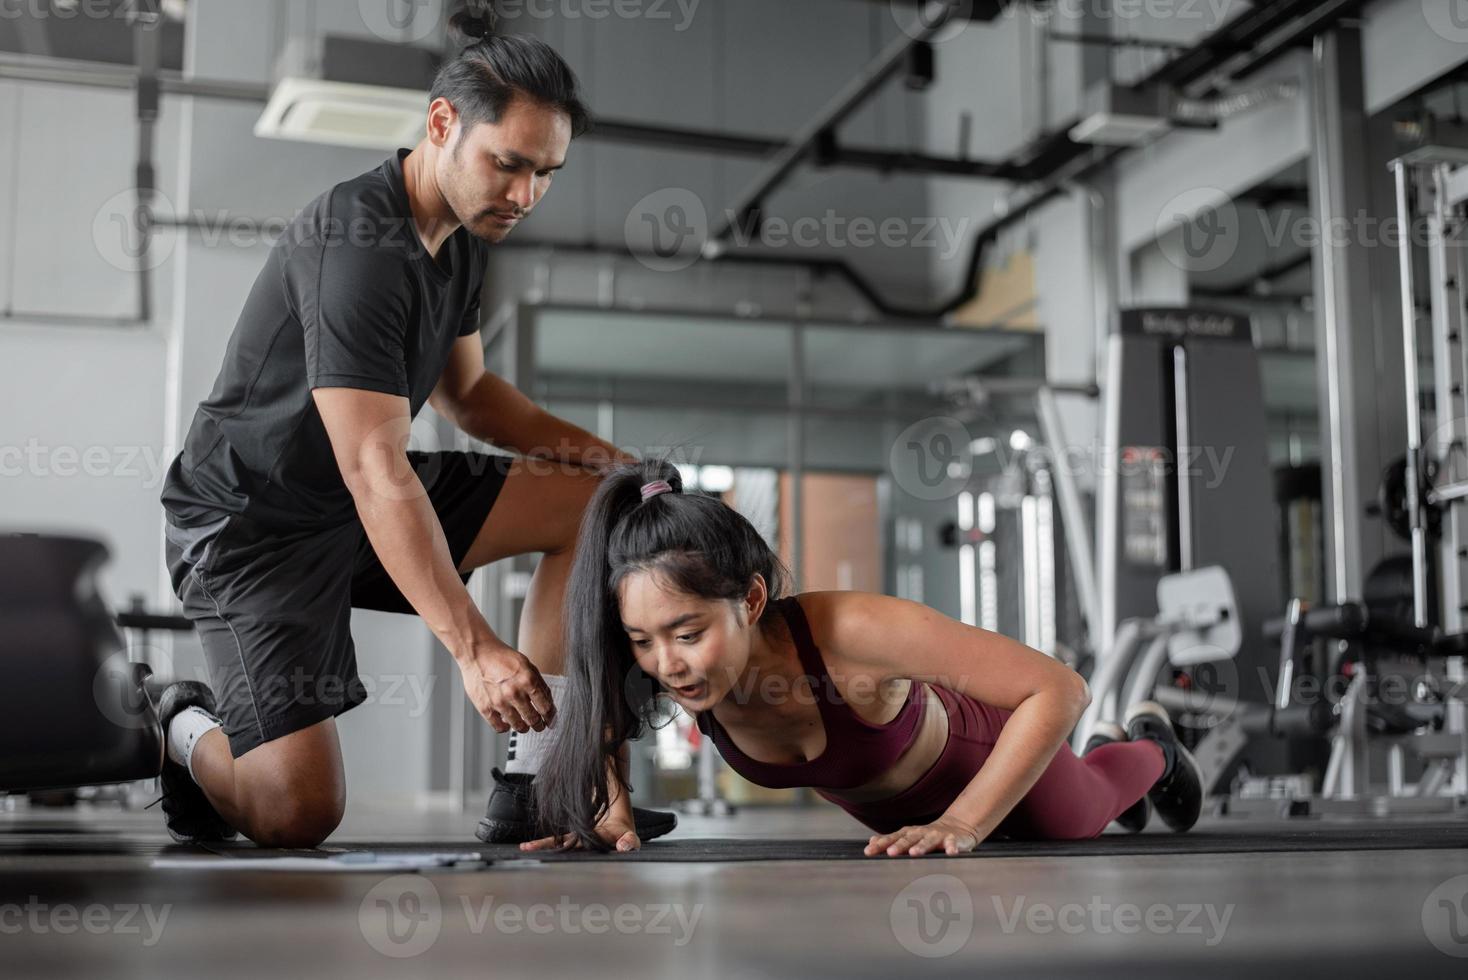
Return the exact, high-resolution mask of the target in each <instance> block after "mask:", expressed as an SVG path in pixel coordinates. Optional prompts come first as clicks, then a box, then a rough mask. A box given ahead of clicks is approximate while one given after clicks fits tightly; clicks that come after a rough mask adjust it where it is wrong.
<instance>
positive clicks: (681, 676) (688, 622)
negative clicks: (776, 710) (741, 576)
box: [619, 572, 765, 712]
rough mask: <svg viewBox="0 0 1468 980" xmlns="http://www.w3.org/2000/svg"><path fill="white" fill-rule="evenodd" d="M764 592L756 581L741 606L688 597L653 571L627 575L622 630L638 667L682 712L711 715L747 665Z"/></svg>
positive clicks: (761, 583)
mask: <svg viewBox="0 0 1468 980" xmlns="http://www.w3.org/2000/svg"><path fill="white" fill-rule="evenodd" d="M764 588H765V587H764V580H763V579H762V578H760V577H759V576H756V577H755V584H754V586H753V587H752V588H751V590H750V595H749V596H748V597H746V599H745V601H743V602H730V601H728V600H725V599H703V598H699V597H698V596H690V595H688V594H687V593H684V592H681V591H678V590H677V589H675V588H673V587H672V586H671V585H669V584H668V583H667V582H666V581H664V580H663V578H662V576H660V575H658V574H657V573H656V572H634V573H633V574H631V575H629V576H627V577H626V578H625V579H623V580H622V584H621V587H620V589H619V597H620V600H621V602H620V605H621V610H622V627H623V629H625V630H626V631H627V638H628V640H629V641H630V642H631V643H632V653H633V655H634V656H635V657H636V658H637V665H638V666H639V667H641V668H642V669H643V671H645V672H646V673H647V674H649V675H650V676H652V677H654V678H656V679H657V680H658V682H659V683H661V684H662V685H663V687H664V688H666V689H667V690H668V692H669V693H670V694H671V695H672V696H673V699H674V700H675V701H677V702H678V704H680V705H681V706H682V707H683V709H684V710H685V711H688V712H695V711H707V710H709V709H710V708H712V707H713V706H714V705H716V704H718V703H719V702H720V701H722V700H723V699H724V698H725V697H726V696H727V695H728V694H729V692H730V690H731V689H732V688H733V686H734V683H735V681H736V680H738V678H739V677H740V675H741V674H743V672H744V668H745V666H746V665H747V664H748V663H749V655H750V649H751V646H752V644H753V641H754V637H755V635H756V633H757V628H756V627H755V626H752V625H751V624H754V623H757V622H758V621H759V614H760V612H761V611H762V610H763V608H764V601H765V595H764Z"/></svg>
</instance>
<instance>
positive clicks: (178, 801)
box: [158, 681, 239, 844]
mask: <svg viewBox="0 0 1468 980" xmlns="http://www.w3.org/2000/svg"><path fill="white" fill-rule="evenodd" d="M196 706H197V707H200V708H203V709H204V710H205V711H207V712H209V713H210V714H211V715H212V714H214V713H215V706H214V694H213V692H211V691H210V690H209V688H208V687H206V686H205V685H203V684H199V683H196V682H194V681H182V682H179V683H177V684H171V685H169V686H168V687H167V688H166V689H165V690H164V692H163V694H162V695H161V696H160V697H159V699H158V721H159V724H160V725H161V726H162V728H163V737H164V739H165V741H166V740H167V738H168V725H169V723H170V722H172V721H173V719H174V716H176V715H177V714H178V713H179V712H180V711H183V710H185V709H186V708H192V707H196ZM159 782H160V783H161V784H162V788H163V798H164V804H163V813H164V821H165V824H166V826H167V828H168V836H170V837H172V838H173V839H174V840H175V841H176V842H178V843H180V844H193V843H195V842H198V841H209V842H216V841H231V840H234V839H236V838H237V837H239V831H237V830H235V829H234V828H233V827H231V826H230V825H229V824H228V823H227V822H225V819H224V818H223V817H221V816H220V815H219V812H218V811H217V810H215V809H214V804H212V803H210V802H209V798H208V797H207V796H205V795H204V791H203V790H202V789H201V788H199V784H198V783H196V782H194V777H193V776H190V775H189V773H188V770H187V769H185V768H184V767H183V766H181V765H179V764H178V763H177V762H174V761H173V760H172V759H170V758H168V756H167V754H165V755H164V758H163V771H162V772H161V773H160V774H159ZM185 814H186V815H187V816H185Z"/></svg>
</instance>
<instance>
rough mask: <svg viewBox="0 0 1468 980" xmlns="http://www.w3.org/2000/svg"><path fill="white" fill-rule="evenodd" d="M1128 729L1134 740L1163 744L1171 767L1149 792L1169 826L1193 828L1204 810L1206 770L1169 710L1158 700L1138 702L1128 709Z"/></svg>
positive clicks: (1178, 828)
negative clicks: (1182, 737)
mask: <svg viewBox="0 0 1468 980" xmlns="http://www.w3.org/2000/svg"><path fill="white" fill-rule="evenodd" d="M1126 730H1127V734H1128V735H1129V736H1130V737H1131V740H1132V741H1133V742H1135V741H1137V740H1138V739H1143V738H1149V739H1151V740H1152V741H1154V742H1156V743H1157V744H1158V745H1160V746H1162V754H1163V756H1164V757H1165V758H1166V760H1167V766H1166V768H1164V769H1163V770H1162V776H1161V778H1160V779H1158V780H1157V782H1156V783H1155V784H1154V785H1153V786H1152V789H1151V790H1150V791H1149V792H1148V793H1147V795H1148V796H1149V797H1150V798H1151V800H1152V805H1153V806H1155V807H1156V808H1157V815H1158V816H1160V817H1161V818H1162V822H1163V823H1165V824H1167V826H1168V827H1170V828H1172V829H1173V830H1175V831H1178V832H1181V831H1184V830H1188V829H1190V828H1191V827H1192V826H1193V824H1195V823H1197V822H1198V817H1200V816H1201V815H1202V813H1203V770H1202V769H1201V768H1199V766H1198V761H1197V760H1196V759H1194V758H1193V754H1192V753H1191V752H1189V751H1188V750H1187V749H1186V748H1184V747H1183V744H1182V743H1181V742H1179V741H1178V739H1177V732H1176V731H1174V730H1173V727H1172V721H1171V720H1170V719H1169V718H1168V717H1167V709H1165V708H1163V707H1162V705H1160V704H1158V703H1157V702H1156V701H1138V702H1137V703H1136V704H1134V705H1132V706H1131V707H1130V708H1129V709H1127V713H1126Z"/></svg>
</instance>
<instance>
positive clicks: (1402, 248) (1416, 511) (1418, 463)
mask: <svg viewBox="0 0 1468 980" xmlns="http://www.w3.org/2000/svg"><path fill="white" fill-rule="evenodd" d="M1392 176H1393V177H1394V178H1395V183H1396V189H1397V222H1398V226H1399V227H1400V228H1401V240H1400V241H1399V243H1398V246H1397V267H1398V270H1399V271H1400V273H1401V279H1402V351H1403V364H1402V374H1403V376H1404V377H1405V379H1406V399H1407V514H1408V518H1409V526H1410V527H1411V529H1412V598H1413V601H1412V616H1413V619H1414V620H1415V621H1416V623H1417V625H1418V626H1426V625H1427V530H1426V527H1425V525H1424V524H1423V520H1422V501H1421V500H1420V499H1419V498H1418V496H1417V493H1416V488H1417V487H1418V486H1420V485H1421V467H1422V409H1421V407H1420V405H1419V404H1418V401H1417V398H1418V395H1417V392H1418V389H1419V387H1420V385H1421V382H1420V380H1419V379H1418V377H1417V297H1416V296H1415V294H1414V291H1413V288H1412V283H1413V279H1412V235H1411V228H1412V204H1411V196H1410V195H1411V188H1410V187H1409V186H1408V181H1409V180H1410V179H1411V174H1410V172H1409V171H1408V169H1407V164H1406V163H1405V162H1404V161H1402V160H1394V161H1392ZM1432 223H1433V225H1434V226H1436V225H1437V218H1436V217H1434V218H1433V219H1432ZM1433 238H1434V240H1435V239H1436V238H1437V235H1434V236H1433ZM1437 264H1438V263H1437V261H1436V259H1434V261H1433V263H1432V265H1433V269H1434V273H1433V274H1434V276H1436V274H1437V273H1436V268H1437Z"/></svg>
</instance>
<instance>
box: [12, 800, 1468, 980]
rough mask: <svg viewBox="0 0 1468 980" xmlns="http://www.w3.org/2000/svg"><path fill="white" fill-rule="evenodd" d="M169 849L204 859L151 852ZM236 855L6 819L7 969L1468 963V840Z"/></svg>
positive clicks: (91, 818)
mask: <svg viewBox="0 0 1468 980" xmlns="http://www.w3.org/2000/svg"><path fill="white" fill-rule="evenodd" d="M1291 823H1294V824H1297V823H1298V821H1293V822H1291ZM472 824H473V818H472V817H450V816H447V815H432V814H404V813H386V812H379V813H374V812H372V811H371V810H369V809H365V808H362V807H355V808H354V809H353V810H352V811H351V812H350V813H349V815H348V817H347V821H346V823H345V824H344V826H343V827H342V829H341V830H340V831H338V833H337V834H336V835H335V836H334V837H333V838H332V840H331V841H329V842H328V843H327V845H326V846H327V847H328V848H330V847H333V846H338V847H349V846H350V843H349V842H353V841H363V840H371V841H374V842H382V843H386V842H395V843H400V844H401V845H402V846H404V847H409V846H412V847H416V848H420V849H421V848H422V847H423V845H424V844H425V843H426V842H432V843H433V844H434V845H436V846H437V848H438V849H443V850H459V849H463V850H470V851H472V850H474V849H475V842H474V840H473V838H472V836H471V831H472ZM1402 825H1403V824H1401V823H1399V824H1398V826H1402ZM1209 826H1210V825H1208V824H1205V825H1204V826H1203V827H1200V830H1202V831H1207V830H1208V829H1209ZM1213 826H1214V827H1216V826H1217V824H1215V825H1213ZM1361 826H1363V827H1365V828H1368V829H1371V828H1380V827H1381V826H1382V825H1381V824H1379V823H1371V822H1364V823H1362V824H1361ZM1259 829H1266V830H1267V829H1269V828H1268V825H1263V826H1261V827H1260V828H1259ZM1279 829H1281V830H1283V829H1286V828H1285V827H1284V826H1283V824H1281V826H1280V828H1279ZM859 836H860V831H859V828H857V827H855V825H854V824H852V822H851V821H850V820H848V819H847V818H846V817H845V816H844V815H843V814H841V813H839V812H836V811H834V810H830V809H826V808H820V809H809V810H805V809H802V810H794V809H749V810H745V811H743V812H741V813H740V814H739V817H738V819H737V820H735V821H728V820H718V819H708V818H685V819H684V820H683V822H682V824H681V826H680V827H679V829H678V831H676V833H675V837H676V838H706V837H721V838H731V837H732V838H740V839H749V840H751V841H752V842H753V841H754V840H756V839H765V840H768V839H771V838H775V839H786V840H812V841H814V840H829V839H833V838H837V839H844V838H853V837H859ZM344 842H346V843H344ZM159 858H165V859H174V860H178V861H187V862H190V863H191V864H192V866H191V867H189V868H187V869H158V868H155V867H154V866H153V864H154V862H155V860H158V859H159ZM224 860H226V858H223V857H220V856H217V855H211V854H207V853H203V852H200V851H197V850H194V849H192V848H189V849H185V848H175V847H171V846H170V845H169V840H168V838H167V836H166V835H165V834H164V832H163V829H162V825H161V821H160V819H159V818H158V816H157V815H156V813H153V812H125V811H121V810H117V809H103V808H100V807H98V808H88V807H86V806H83V807H82V808H79V809H76V810H70V811H50V810H39V809H31V810H18V811H15V812H11V813H5V814H0V937H3V938H0V949H3V950H4V954H3V961H4V963H5V969H4V972H5V974H6V975H7V976H14V977H41V976H52V975H67V976H78V975H93V974H99V975H100V974H105V975H107V976H112V977H117V976H139V977H142V976H146V977H150V978H160V977H188V978H194V977H197V976H201V975H208V976H211V977H218V978H227V977H241V978H245V977H248V978H251V980H254V978H258V977H262V976H271V975H274V974H279V975H291V976H301V975H317V974H323V975H324V974H327V973H332V974H336V975H345V976H352V977H356V978H367V977H378V976H381V977H400V976H405V975H406V976H434V977H457V976H465V977H468V976H475V977H483V976H486V975H489V976H493V977H496V978H500V977H521V976H524V977H531V976H534V977H561V976H570V975H580V974H582V973H584V972H585V971H586V969H587V967H588V965H590V964H596V965H597V967H596V969H597V973H598V974H599V975H600V976H604V977H608V978H615V977H629V978H631V977H636V978H651V977H659V976H667V977H680V978H682V977H689V976H694V977H719V978H756V977H785V976H797V975H798V976H833V977H835V976H839V977H882V978H889V977H896V976H903V975H908V974H921V975H924V976H940V975H941V976H948V975H953V976H966V977H974V976H978V975H984V976H993V977H1011V976H1060V975H1080V974H1082V973H1084V975H1087V976H1093V977H1159V978H1169V980H1171V978H1194V977H1228V978H1236V977H1245V976H1247V977H1250V978H1258V977H1272V976H1292V975H1293V976H1298V975H1306V974H1308V975H1315V976H1319V975H1331V976H1335V977H1355V976H1360V977H1378V976H1381V977H1384V976H1393V977H1397V976H1410V977H1414V978H1427V977H1462V976H1463V975H1464V967H1465V963H1464V960H1463V959H1460V958H1456V957H1454V956H1452V955H1449V954H1450V952H1456V953H1457V954H1458V956H1464V955H1468V943H1462V942H1460V940H1461V939H1462V937H1457V936H1443V935H1435V934H1433V933H1435V931H1436V930H1435V929H1434V927H1433V926H1432V924H1431V922H1430V920H1431V916H1430V914H1428V913H1429V912H1430V911H1431V910H1429V909H1428V905H1429V904H1435V903H1436V902H1437V901H1438V900H1439V899H1441V898H1442V896H1443V895H1444V894H1445V892H1444V891H1443V889H1442V888H1441V887H1440V886H1443V885H1444V884H1445V883H1448V882H1451V880H1452V879H1453V878H1454V876H1456V875H1462V874H1465V873H1468V852H1465V851H1463V850H1366V851H1343V852H1342V851H1337V852H1318V851H1317V852H1311V853H1268V854H1203V855H1198V854H1182V855H1179V854H1172V855H1140V856H1128V857H1077V856H1069V855H1067V856H1056V857H1014V858H1011V857H984V858H957V859H948V858H925V859H921V863H918V862H917V861H914V860H912V859H883V860H879V859H871V860H860V861H829V860H828V861H778V862H773V861H772V862H766V861H754V862H738V863H713V864H710V863H687V864H684V863H647V862H637V863H631V862H625V861H623V862H618V861H604V862H586V863H580V862H578V863H563V864H556V863H545V864H534V863H528V864H510V865H504V864H501V865H498V866H495V867H491V868H490V869H488V870H479V871H445V872H441V873H432V874H428V875H423V876H401V875H395V874H393V873H392V872H382V871H372V872H362V873H352V874H343V873H311V872H309V871H308V872H290V871H259V872H257V871H250V870H243V871H242V870H236V869H220V868H215V867H211V865H215V864H218V863H219V862H221V861H224ZM1459 891H1460V892H1461V891H1462V890H1461V889H1460V890H1459ZM1305 896H1308V898H1306V897H1305ZM1461 898H1462V895H1461V894H1456V895H1455V897H1454V898H1453V900H1458V899H1461ZM915 903H921V905H922V907H923V908H924V909H926V911H927V912H928V915H929V918H927V919H926V920H925V921H924V922H921V923H919V922H916V921H915V920H914V919H913V914H914V912H913V910H914V909H916V908H917V907H918V905H917V904H915ZM389 904H390V905H391V907H392V908H393V909H395V910H396V912H397V914H398V916H399V917H400V918H399V919H398V920H397V922H396V925H395V926H393V925H389V924H388V923H387V921H386V919H385V918H384V913H383V911H382V910H383V909H384V908H386V907H388V905H389ZM1465 912H1468V910H1465ZM22 920H23V923H24V924H22ZM1454 943H1457V945H1456V946H1455V945H1454Z"/></svg>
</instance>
